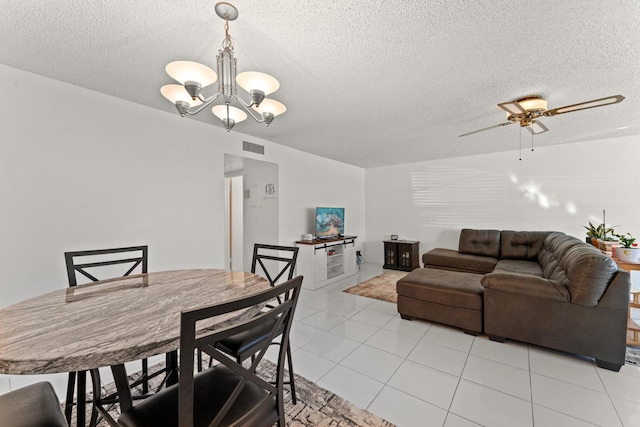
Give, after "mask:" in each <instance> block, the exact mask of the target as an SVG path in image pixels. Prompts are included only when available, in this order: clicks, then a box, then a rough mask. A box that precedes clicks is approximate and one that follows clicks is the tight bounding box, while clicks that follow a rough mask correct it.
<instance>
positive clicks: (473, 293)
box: [396, 268, 484, 310]
mask: <svg viewBox="0 0 640 427" xmlns="http://www.w3.org/2000/svg"><path fill="white" fill-rule="evenodd" d="M481 278H482V275H480V274H474V273H464V272H460V271H446V270H439V269H436V268H417V269H415V270H413V271H412V272H411V273H409V274H407V275H406V276H404V277H403V278H402V279H400V280H398V282H397V283H396V291H397V292H398V295H404V296H406V297H410V298H414V299H417V300H421V301H429V302H432V303H436V304H443V305H448V306H452V307H459V308H467V309H471V310H482V294H483V293H484V288H483V287H482V285H481V284H480V279H481Z"/></svg>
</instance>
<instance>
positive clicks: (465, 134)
mask: <svg viewBox="0 0 640 427" xmlns="http://www.w3.org/2000/svg"><path fill="white" fill-rule="evenodd" d="M514 123H516V122H505V123H500V124H499V125H493V126H489V127H488V128H484V129H478V130H474V131H473V132H468V133H463V134H462V135H459V136H458V137H463V136H468V135H473V134H474V133H478V132H484V131H485V130H489V129H493V128H499V127H502V126H507V125H512V124H514Z"/></svg>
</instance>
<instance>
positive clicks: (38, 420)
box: [0, 381, 69, 427]
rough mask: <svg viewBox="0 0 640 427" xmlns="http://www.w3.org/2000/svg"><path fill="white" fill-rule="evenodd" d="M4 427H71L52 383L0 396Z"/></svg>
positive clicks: (0, 419) (38, 384) (33, 385)
mask: <svg viewBox="0 0 640 427" xmlns="http://www.w3.org/2000/svg"><path fill="white" fill-rule="evenodd" d="M0 426H2V427H69V424H68V423H67V420H66V419H65V416H64V414H63V413H62V409H61V408H60V401H59V400H58V396H57V395H56V392H55V391H54V390H53V387H52V386H51V383H49V382H47V381H42V382H37V383H34V384H30V385H28V386H25V387H22V388H19V389H17V390H13V391H10V392H8V393H5V394H2V395H0Z"/></svg>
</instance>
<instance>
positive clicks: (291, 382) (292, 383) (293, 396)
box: [287, 345, 298, 405]
mask: <svg viewBox="0 0 640 427" xmlns="http://www.w3.org/2000/svg"><path fill="white" fill-rule="evenodd" d="M287 361H288V363H289V386H290V387H291V402H293V404H294V405H297V404H298V401H297V399H296V382H295V381H294V379H293V361H292V360H291V346H290V345H287Z"/></svg>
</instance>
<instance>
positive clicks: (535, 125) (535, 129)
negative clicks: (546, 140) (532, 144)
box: [525, 120, 549, 135]
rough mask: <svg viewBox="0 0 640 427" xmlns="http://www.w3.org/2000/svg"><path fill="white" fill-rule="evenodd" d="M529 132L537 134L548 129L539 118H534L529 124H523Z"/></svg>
mask: <svg viewBox="0 0 640 427" xmlns="http://www.w3.org/2000/svg"><path fill="white" fill-rule="evenodd" d="M525 127H526V128H527V130H528V131H529V132H531V133H532V134H533V135H537V134H539V133H544V132H546V131H548V130H549V128H548V127H546V126H545V125H544V124H543V123H542V122H541V121H540V120H534V121H533V122H531V125H530V126H525Z"/></svg>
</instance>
